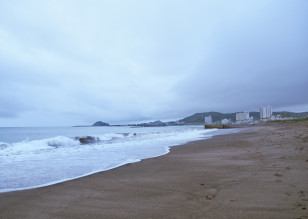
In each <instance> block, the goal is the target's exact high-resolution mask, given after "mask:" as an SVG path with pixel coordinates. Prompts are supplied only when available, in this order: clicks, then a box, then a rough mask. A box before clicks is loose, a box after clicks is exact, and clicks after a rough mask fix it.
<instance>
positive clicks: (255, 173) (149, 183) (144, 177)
mask: <svg viewBox="0 0 308 219" xmlns="http://www.w3.org/2000/svg"><path fill="white" fill-rule="evenodd" d="M307 130H308V125H307V123H301V124H295V125H294V124H283V125H281V124H279V125H266V126H258V127H251V128H245V130H243V131H240V132H238V133H233V134H227V135H217V136H213V137H212V138H210V139H205V140H197V141H193V142H189V143H187V144H184V145H181V146H176V147H171V148H170V152H169V153H168V154H166V155H163V156H159V157H155V158H149V159H145V160H142V161H141V162H137V163H130V164H126V165H124V166H120V167H117V168H114V169H111V170H108V171H104V172H99V173H95V174H92V175H89V176H86V177H82V178H78V179H74V180H70V181H65V182H62V183H58V184H54V185H51V186H47V187H41V188H36V189H31V190H22V191H13V192H7V193H1V194H0V217H3V218H21V217H23V218H54V217H56V218H85V217H91V218H102V217H107V218H108V217H109V218H110V217H116V218H129V217H137V218H141V217H152V218H158V217H177V218H187V217H192V218H200V217H203V218H204V217H205V218H209V217H210V218H223V217H227V218H261V217H262V218H295V217H302V218H305V217H307V210H306V205H307V204H308V199H307V198H308V186H307V182H308V176H307V174H306V173H307V170H308V156H307V151H308V150H307V149H308V136H307ZM306 138H307V141H306Z"/></svg>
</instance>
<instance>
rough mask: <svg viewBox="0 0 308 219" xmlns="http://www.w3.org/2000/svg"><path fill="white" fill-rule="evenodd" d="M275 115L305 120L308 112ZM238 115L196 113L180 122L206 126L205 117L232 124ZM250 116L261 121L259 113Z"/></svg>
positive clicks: (283, 112)
mask: <svg viewBox="0 0 308 219" xmlns="http://www.w3.org/2000/svg"><path fill="white" fill-rule="evenodd" d="M273 114H274V115H281V116H282V117H293V118H304V117H307V116H308V112H302V113H294V112H287V111H282V112H273ZM235 115H236V113H219V112H205V113H196V114H194V115H191V116H188V117H186V118H184V119H181V120H179V122H180V123H184V124H204V117H206V116H212V121H213V122H217V121H221V120H222V119H231V121H232V122H235ZM249 116H252V117H253V119H254V120H259V119H260V113H259V112H249Z"/></svg>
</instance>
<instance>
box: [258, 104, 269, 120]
mask: <svg viewBox="0 0 308 219" xmlns="http://www.w3.org/2000/svg"><path fill="white" fill-rule="evenodd" d="M271 115H272V106H270V105H267V106H261V107H260V119H261V120H266V119H269V118H270V117H271Z"/></svg>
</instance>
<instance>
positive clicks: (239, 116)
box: [235, 112, 251, 124]
mask: <svg viewBox="0 0 308 219" xmlns="http://www.w3.org/2000/svg"><path fill="white" fill-rule="evenodd" d="M235 117H236V124H247V123H249V122H251V118H249V112H241V113H236V115H235Z"/></svg>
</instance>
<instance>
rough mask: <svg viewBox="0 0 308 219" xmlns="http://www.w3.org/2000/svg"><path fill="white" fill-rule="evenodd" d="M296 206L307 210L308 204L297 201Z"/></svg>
mask: <svg viewBox="0 0 308 219" xmlns="http://www.w3.org/2000/svg"><path fill="white" fill-rule="evenodd" d="M295 207H296V208H300V209H302V210H306V205H305V204H304V203H300V202H297V203H296V204H295Z"/></svg>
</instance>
